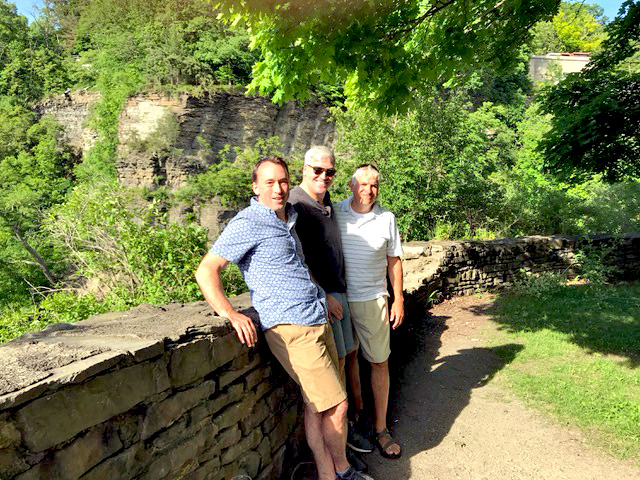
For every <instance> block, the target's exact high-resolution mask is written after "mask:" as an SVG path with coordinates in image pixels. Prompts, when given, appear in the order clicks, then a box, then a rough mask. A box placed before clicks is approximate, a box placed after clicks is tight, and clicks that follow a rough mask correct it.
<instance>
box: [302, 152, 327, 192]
mask: <svg viewBox="0 0 640 480" xmlns="http://www.w3.org/2000/svg"><path fill="white" fill-rule="evenodd" d="M314 169H315V170H314ZM320 170H322V171H320ZM327 170H329V173H334V174H335V170H334V165H333V162H332V161H331V157H323V158H321V159H317V158H314V159H313V160H312V161H311V163H309V164H305V166H304V167H303V170H302V185H303V187H304V190H305V191H306V192H308V193H309V194H311V195H313V196H315V197H316V198H317V199H322V198H324V194H325V193H326V192H327V190H328V189H329V187H330V186H331V184H332V183H333V175H327ZM332 170H333V172H332ZM317 171H320V173H319V174H318V173H316V172H317Z"/></svg>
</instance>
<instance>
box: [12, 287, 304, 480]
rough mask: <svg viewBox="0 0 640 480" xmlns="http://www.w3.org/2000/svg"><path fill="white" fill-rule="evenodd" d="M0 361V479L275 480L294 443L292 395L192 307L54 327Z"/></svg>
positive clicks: (266, 360)
mask: <svg viewBox="0 0 640 480" xmlns="http://www.w3.org/2000/svg"><path fill="white" fill-rule="evenodd" d="M240 300H241V301H242V300H244V301H246V298H242V299H240ZM245 313H247V312H245ZM248 313H249V314H250V315H253V316H255V312H254V311H253V310H252V309H251V310H249V312H248ZM262 343H263V344H264V342H262ZM0 362H1V364H2V365H3V367H2V373H1V374H0V392H2V395H1V396H0V478H2V479H6V478H16V479H20V480H27V479H29V480H31V479H54V478H55V479H77V478H82V479H86V480H89V479H96V480H104V479H110V480H115V479H129V478H136V479H149V480H158V479H161V478H167V479H177V478H185V479H211V480H217V479H219V480H223V479H227V480H228V479H230V478H233V477H234V476H235V475H237V474H240V473H246V474H248V475H250V476H251V478H254V479H256V478H258V479H264V480H266V479H278V478H281V474H282V472H283V469H285V468H288V466H287V462H288V461H290V459H291V458H292V456H293V455H295V454H296V452H297V451H298V443H299V440H300V439H303V438H304V437H303V432H302V430H301V428H302V427H301V422H300V419H301V418H302V417H301V413H302V410H301V407H302V404H301V402H300V401H299V398H298V394H297V389H296V387H295V385H293V384H292V382H291V381H290V380H289V379H288V377H287V376H286V374H284V373H283V372H282V371H281V370H280V367H279V366H278V365H277V364H276V365H273V362H272V361H271V356H270V354H269V353H268V351H267V352H265V351H263V350H262V349H257V350H252V351H249V349H248V348H246V347H244V346H243V345H241V344H240V343H239V342H238V340H237V338H236V336H235V332H233V331H232V329H231V328H230V326H229V325H228V324H227V322H226V321H225V320H223V319H221V318H219V317H215V316H214V315H213V314H212V312H211V309H210V308H209V307H208V306H207V305H206V304H204V303H196V304H190V305H169V306H166V307H163V308H161V307H151V306H145V307H139V308H137V309H134V310H132V311H130V312H126V313H119V314H107V315H101V316H98V317H94V318H92V319H89V320H86V321H84V322H79V323H76V324H73V325H71V324H58V325H54V326H51V327H50V328H48V329H46V330H44V331H42V332H39V333H35V334H29V335H25V336H23V337H22V338H20V339H18V340H15V341H13V342H10V343H8V344H6V345H3V346H2V347H0Z"/></svg>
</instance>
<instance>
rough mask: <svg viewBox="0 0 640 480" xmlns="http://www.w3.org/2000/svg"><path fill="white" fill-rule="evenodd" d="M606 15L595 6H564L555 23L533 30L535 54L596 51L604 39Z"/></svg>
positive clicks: (539, 25) (579, 4) (532, 41)
mask: <svg viewBox="0 0 640 480" xmlns="http://www.w3.org/2000/svg"><path fill="white" fill-rule="evenodd" d="M603 12H604V10H603V9H602V7H600V6H599V5H595V4H593V5H592V4H585V3H583V2H577V3H568V2H562V3H561V4H560V10H559V11H558V13H557V15H556V16H554V17H553V19H551V20H550V21H547V22H540V23H538V24H537V25H536V26H535V27H534V28H533V37H532V39H531V41H530V42H529V45H530V48H531V51H532V53H534V54H536V55H544V54H546V53H549V52H595V51H597V50H598V48H599V47H600V44H601V43H602V41H603V40H604V38H605V34H604V21H605V19H606V17H604V16H603Z"/></svg>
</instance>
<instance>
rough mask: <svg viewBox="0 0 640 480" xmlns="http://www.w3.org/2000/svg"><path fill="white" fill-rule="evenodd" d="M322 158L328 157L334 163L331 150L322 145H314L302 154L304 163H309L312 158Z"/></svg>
mask: <svg viewBox="0 0 640 480" xmlns="http://www.w3.org/2000/svg"><path fill="white" fill-rule="evenodd" d="M322 158H329V159H331V163H332V164H333V165H335V164H336V157H335V156H334V155H333V150H331V149H330V148H329V147H325V146H324V145H316V146H314V147H311V148H310V149H309V150H307V153H305V154H304V164H305V165H311V163H312V162H313V161H314V160H320V159H322Z"/></svg>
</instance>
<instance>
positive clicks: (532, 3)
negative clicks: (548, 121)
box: [219, 0, 560, 112]
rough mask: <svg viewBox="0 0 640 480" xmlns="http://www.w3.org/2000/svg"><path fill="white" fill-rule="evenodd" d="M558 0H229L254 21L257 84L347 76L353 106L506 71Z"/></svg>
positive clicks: (289, 93) (295, 87) (226, 9)
mask: <svg viewBox="0 0 640 480" xmlns="http://www.w3.org/2000/svg"><path fill="white" fill-rule="evenodd" d="M559 3H560V2H559V0H525V1H522V0H505V1H502V2H495V1H493V0H433V1H430V2H429V1H419V0H378V1H375V0H370V1H363V0H360V1H351V0H333V1H331V0H324V1H320V2H307V1H302V0H294V1H286V2H285V1H280V0H270V1H264V0H246V1H244V2H242V3H238V2H234V1H231V0H222V1H221V2H220V4H219V8H220V9H221V11H222V15H223V16H225V17H226V18H228V19H230V20H232V21H234V22H244V23H246V24H247V25H248V27H249V31H250V33H251V37H252V42H253V45H254V46H257V47H259V48H260V49H261V51H262V56H263V60H262V61H260V62H258V63H257V64H256V65H255V66H254V68H253V81H252V83H251V85H250V91H251V92H254V93H256V92H257V93H260V94H271V93H273V99H274V101H276V102H280V103H282V102H286V101H289V100H291V99H293V98H295V97H298V98H305V97H306V96H308V93H309V85H317V84H319V83H329V84H338V85H344V91H345V93H346V95H347V101H348V104H349V105H368V106H374V107H376V108H377V109H379V110H381V111H388V112H391V111H395V110H403V109H406V108H407V107H408V106H409V103H410V101H411V98H412V97H413V96H414V95H415V92H416V90H418V89H421V88H424V87H425V86H426V87H429V86H437V85H441V84H443V83H445V82H447V81H454V82H456V81H459V80H461V79H463V78H464V77H466V76H467V75H468V74H470V73H471V72H473V71H474V70H476V69H478V68H479V67H480V66H484V65H489V66H490V67H491V68H493V69H495V70H499V71H500V70H504V69H506V68H507V67H509V66H510V65H511V63H512V62H513V60H514V58H515V57H516V55H515V52H517V49H518V47H519V46H520V45H521V44H522V43H523V42H524V41H525V40H526V39H527V35H528V31H529V29H530V28H531V27H532V26H533V25H534V24H535V23H536V22H537V21H539V20H541V19H548V18H551V17H552V16H553V14H555V12H556V11H557V8H558V5H559Z"/></svg>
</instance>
